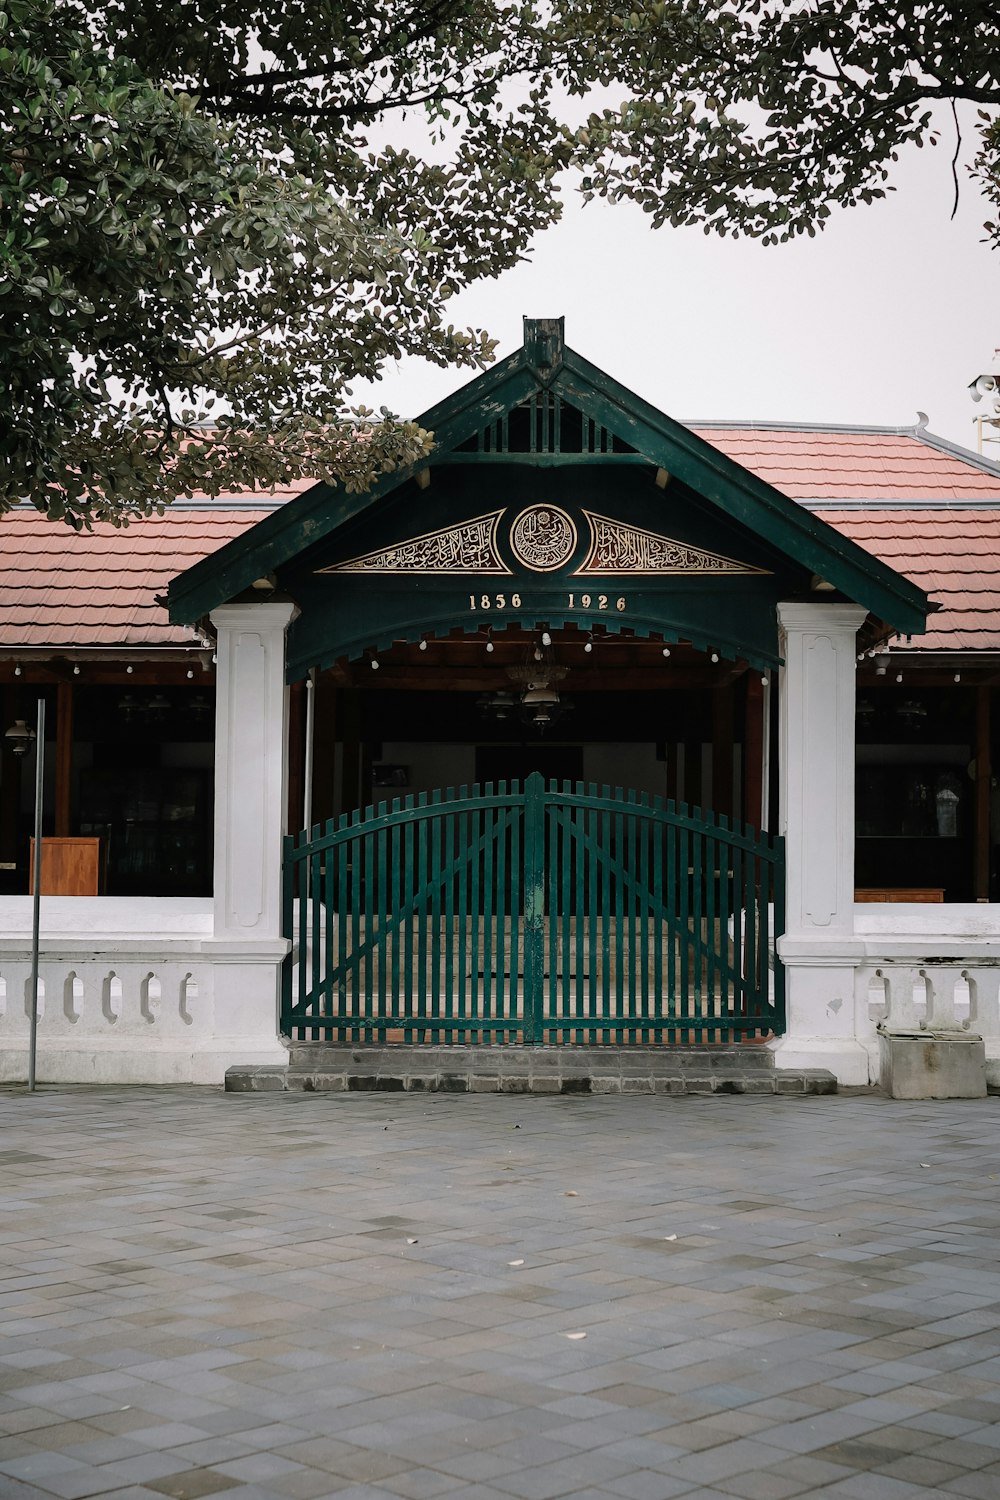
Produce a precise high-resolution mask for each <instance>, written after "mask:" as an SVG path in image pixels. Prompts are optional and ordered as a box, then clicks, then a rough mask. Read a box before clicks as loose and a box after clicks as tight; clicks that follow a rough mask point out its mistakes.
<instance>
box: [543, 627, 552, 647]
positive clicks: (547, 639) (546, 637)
mask: <svg viewBox="0 0 1000 1500" xmlns="http://www.w3.org/2000/svg"><path fill="white" fill-rule="evenodd" d="M542 645H543V646H551V645H552V637H551V636H550V635H549V632H548V631H547V630H543V631H542Z"/></svg>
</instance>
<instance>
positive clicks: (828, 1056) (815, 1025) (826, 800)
mask: <svg viewBox="0 0 1000 1500" xmlns="http://www.w3.org/2000/svg"><path fill="white" fill-rule="evenodd" d="M865 617H866V611H865V610H864V609H862V608H860V607H859V606H857V605H854V604H830V603H804V604H798V603H797V604H791V603H782V604H779V605H778V625H779V643H780V651H781V655H782V658H783V660H784V666H783V668H782V671H781V679H780V681H781V686H780V691H781V720H780V722H781V738H780V746H779V757H780V760H779V787H780V799H779V800H780V830H781V832H782V834H783V835H784V838H785V857H786V866H785V880H786V891H787V899H786V907H785V935H784V937H783V938H781V940H780V941H779V944H778V952H779V955H780V957H781V959H782V961H783V963H784V965H785V1000H786V1012H787V1024H786V1028H785V1034H784V1036H783V1037H781V1038H779V1039H778V1040H777V1041H776V1042H774V1043H772V1044H771V1045H772V1048H773V1050H774V1053H775V1063H776V1065H777V1066H778V1067H779V1068H780V1067H799V1068H801V1067H811V1068H829V1069H830V1071H831V1072H833V1073H835V1074H836V1075H837V1078H838V1080H839V1081H840V1082H841V1083H844V1084H867V1083H868V1082H869V1078H870V1068H871V1060H870V1058H869V1053H868V1050H867V1048H866V1047H865V1045H864V1043H863V1041H862V1040H861V1039H860V1038H859V1037H858V1036H857V1035H856V1029H855V1006H854V970H855V965H856V963H857V962H859V961H860V960H861V959H862V958H863V954H864V947H863V944H862V943H861V942H860V941H859V940H858V939H856V938H855V935H854V757H855V743H854V724H855V713H854V708H855V675H856V661H857V632H858V629H859V627H860V626H861V624H862V622H863V621H864V619H865Z"/></svg>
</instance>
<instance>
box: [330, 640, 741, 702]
mask: <svg viewBox="0 0 1000 1500" xmlns="http://www.w3.org/2000/svg"><path fill="white" fill-rule="evenodd" d="M551 640H552V645H551V647H550V648H545V647H543V646H542V642H541V631H539V630H534V631H524V630H521V629H518V628H516V627H513V626H512V627H510V628H507V629H504V630H500V631H482V632H480V633H479V634H477V635H464V634H462V633H461V632H459V631H456V632H455V633H454V634H453V635H450V636H448V637H445V638H439V639H435V640H428V641H426V642H425V643H424V647H423V649H421V647H420V646H419V645H410V644H408V643H404V642H397V643H396V644H395V645H394V646H393V647H392V649H391V650H389V651H380V652H378V653H377V654H376V653H374V652H373V653H369V654H368V655H366V656H365V657H364V658H363V659H362V660H360V661H353V662H338V663H337V664H336V665H335V666H333V667H331V668H330V672H329V675H330V677H331V678H332V679H333V681H334V682H336V683H337V684H338V685H340V686H343V687H355V688H361V689H379V690H382V691H385V690H388V689H391V690H394V691H399V690H401V689H402V690H406V691H413V692H427V691H436V692H455V693H473V692H477V693H481V692H490V691H499V690H500V689H502V688H508V687H510V685H511V684H510V680H509V678H508V677H507V674H506V668H507V667H513V666H519V665H522V664H526V663H529V662H531V661H533V660H534V651H535V649H536V648H538V649H542V650H546V652H547V654H550V655H551V659H552V660H553V661H554V662H555V663H556V664H558V665H559V666H561V667H565V668H567V669H568V670H567V675H566V677H565V678H563V679H562V680H561V682H560V684H559V686H560V689H565V690H567V691H570V692H574V693H579V692H609V691H611V692H614V691H620V692H635V691H637V690H638V691H649V690H651V689H655V690H657V691H662V690H664V689H670V688H677V689H680V688H687V689H690V688H712V687H723V686H726V685H727V684H730V683H732V682H735V681H736V679H737V678H739V677H742V676H743V674H744V673H745V672H746V671H747V670H748V669H747V664H746V662H743V661H737V662H733V661H726V660H723V659H721V658H720V659H719V660H717V661H714V662H713V661H712V659H711V654H710V653H707V652H704V651H696V650H694V648H693V647H691V646H689V645H688V644H686V643H685V642H680V643H670V644H669V645H667V647H666V649H667V650H668V651H669V656H664V654H663V653H664V645H665V643H664V642H663V641H662V640H660V641H656V640H646V639H640V638H639V637H636V636H629V635H620V634H605V633H603V632H600V631H597V630H595V631H594V632H593V634H590V633H589V632H586V631H580V630H574V629H572V628H567V629H565V630H561V631H553V632H552V633H551ZM588 643H589V644H590V645H591V650H589V651H588V650H587V649H586V648H587V645H588ZM490 647H492V650H491V649H490ZM376 661H377V662H378V666H377V668H376V667H375V665H374V663H375V662H376Z"/></svg>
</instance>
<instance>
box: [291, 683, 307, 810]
mask: <svg viewBox="0 0 1000 1500" xmlns="http://www.w3.org/2000/svg"><path fill="white" fill-rule="evenodd" d="M304 758H305V684H304V683H302V682H301V681H300V682H293V683H292V685H291V687H290V688H289V690H288V831H289V832H290V833H298V831H299V829H300V828H301V827H302V817H303V794H304V791H305V782H304V780H303V770H304V768H303V760H304Z"/></svg>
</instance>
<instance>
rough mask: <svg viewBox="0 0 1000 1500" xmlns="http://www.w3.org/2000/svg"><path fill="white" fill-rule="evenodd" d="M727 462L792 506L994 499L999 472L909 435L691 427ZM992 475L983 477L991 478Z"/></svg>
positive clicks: (999, 490)
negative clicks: (793, 503)
mask: <svg viewBox="0 0 1000 1500" xmlns="http://www.w3.org/2000/svg"><path fill="white" fill-rule="evenodd" d="M691 427H692V430H693V431H695V432H697V433H698V435H699V437H703V438H704V439H705V440H706V442H709V443H712V444H714V446H715V447H716V448H720V449H721V450H722V452H723V453H725V454H726V455H727V457H729V458H732V459H735V461H736V462H737V463H739V464H743V465H744V466H745V467H746V468H748V469H752V470H753V472H754V473H755V474H759V475H760V477H761V479H766V480H767V482H768V484H773V485H774V487H775V489H777V490H780V491H781V492H782V494H783V495H788V496H789V498H790V499H792V500H804V501H809V500H820V501H822V500H825V501H827V502H829V501H832V500H884V501H890V500H894V501H901V500H902V501H905V500H938V501H940V502H942V503H945V504H947V503H948V502H949V501H964V500H993V501H995V502H996V504H997V505H998V506H1000V470H998V468H997V465H996V464H985V465H984V466H983V467H980V466H979V464H978V463H977V461H976V457H975V455H974V454H971V453H970V454H968V455H963V453H962V452H961V450H954V449H952V448H951V446H950V445H949V444H947V443H942V444H941V445H940V446H938V443H939V440H938V439H933V438H930V439H929V440H928V439H927V438H924V437H923V436H919V435H918V434H917V432H916V430H915V431H913V432H899V431H881V432H880V431H878V430H877V429H871V430H869V431H865V430H863V429H862V430H860V431H851V430H848V429H838V428H830V429H824V430H823V431H814V430H811V429H806V428H800V427H784V428H779V427H736V426H733V427H724V426H722V425H719V426H715V425H711V426H709V425H704V426H700V425H699V424H698V423H691ZM991 470H992V471H993V472H990V471H991Z"/></svg>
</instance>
